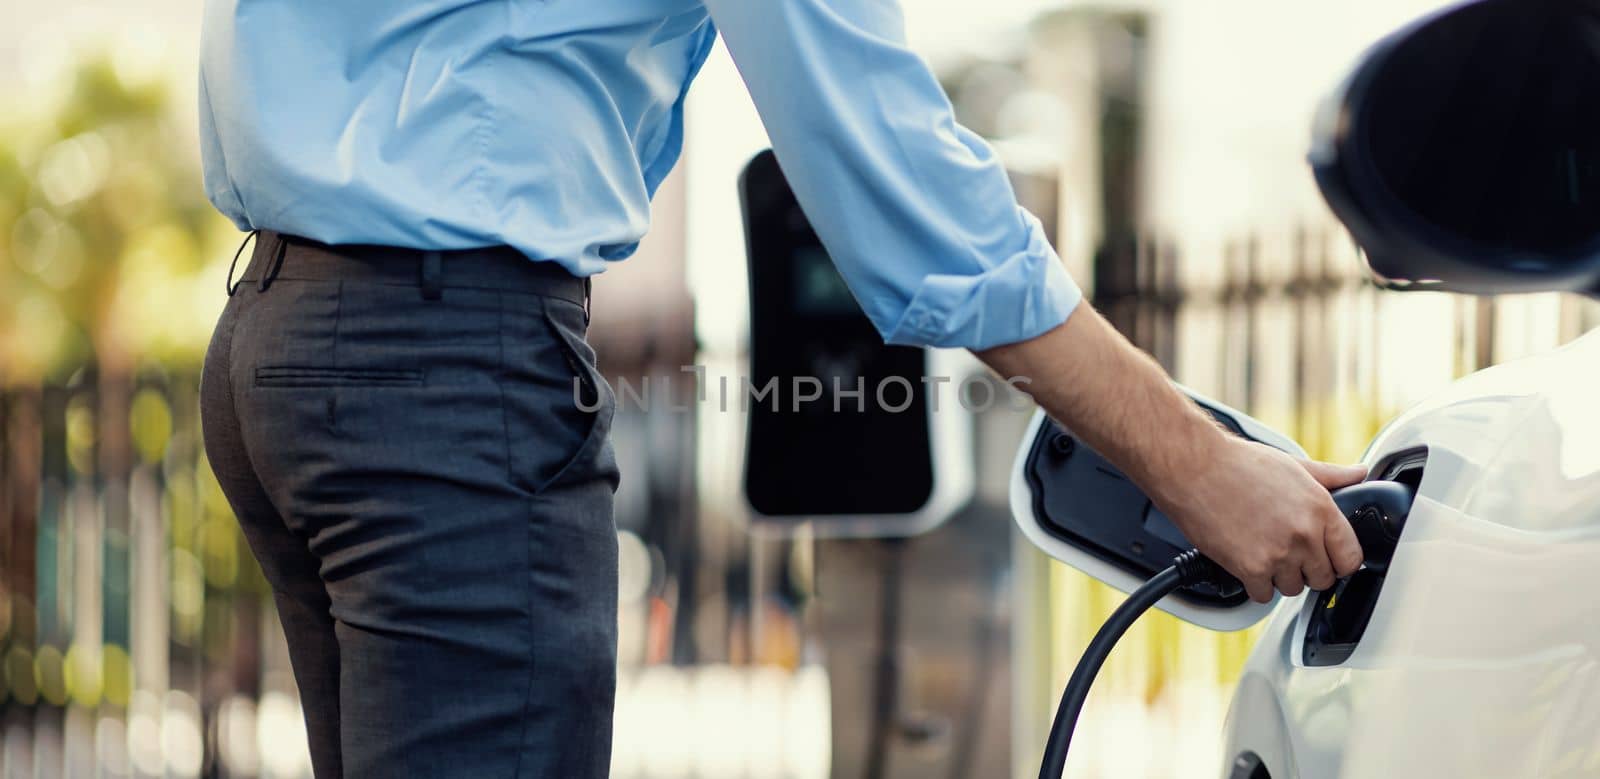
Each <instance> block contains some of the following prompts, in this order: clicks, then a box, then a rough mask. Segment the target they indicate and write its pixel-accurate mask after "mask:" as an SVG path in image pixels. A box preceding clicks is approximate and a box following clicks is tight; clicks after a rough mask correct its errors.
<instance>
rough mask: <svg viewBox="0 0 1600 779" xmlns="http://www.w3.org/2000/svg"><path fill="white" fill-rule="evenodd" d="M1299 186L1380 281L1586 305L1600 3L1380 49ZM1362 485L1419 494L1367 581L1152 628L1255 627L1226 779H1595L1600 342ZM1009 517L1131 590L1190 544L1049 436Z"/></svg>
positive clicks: (1237, 420)
mask: <svg viewBox="0 0 1600 779" xmlns="http://www.w3.org/2000/svg"><path fill="white" fill-rule="evenodd" d="M1311 163H1312V166H1313V169H1314V172H1315V174H1316V176H1317V179H1318V182H1319V184H1320V185H1321V186H1322V189H1323V191H1324V193H1325V195H1326V196H1327V198H1328V201H1329V203H1330V205H1331V206H1332V207H1333V210H1334V211H1335V213H1336V214H1337V215H1338V216H1339V217H1340V218H1341V219H1342V220H1343V221H1344V222H1345V223H1346V225H1347V226H1348V227H1349V228H1350V230H1351V233H1352V234H1353V235H1354V237H1355V238H1356V240H1357V242H1358V243H1360V244H1361V246H1362V247H1363V249H1364V250H1365V252H1366V255H1367V261H1368V263H1369V264H1370V266H1371V268H1372V270H1373V272H1374V275H1375V276H1376V277H1377V278H1378V280H1379V283H1380V284H1383V285H1385V286H1388V287H1392V288H1395V289H1408V288H1423V289H1436V290H1450V291H1461V292H1471V293H1495V292H1521V291H1535V290H1562V291H1574V292H1582V293H1587V294H1591V295H1592V294H1597V293H1600V0H1477V1H1476V2H1467V3H1461V4H1458V5H1454V6H1451V7H1450V8H1447V9H1445V10H1443V11H1440V12H1438V13H1436V14H1434V15H1431V16H1429V17H1427V18H1425V19H1422V20H1419V21H1418V22H1417V23H1415V24H1413V25H1412V26H1410V27H1408V28H1406V29H1404V30H1401V31H1400V32H1398V33H1396V34H1394V35H1393V36H1391V37H1389V38H1387V39H1385V40H1384V41H1382V42H1380V43H1379V44H1378V45H1377V46H1375V47H1374V48H1373V49H1372V50H1371V51H1370V52H1369V53H1368V54H1367V55H1366V57H1365V58H1364V59H1363V61H1362V62H1361V63H1360V64H1359V66H1358V67H1357V68H1356V70H1355V72H1354V73H1353V75H1352V76H1351V77H1350V79H1349V80H1347V81H1346V83H1345V84H1344V85H1343V86H1342V87H1341V88H1340V90H1339V92H1338V93H1337V94H1336V95H1335V96H1334V97H1333V98H1332V99H1331V100H1330V101H1329V103H1328V105H1327V106H1326V107H1325V109H1324V110H1323V111H1322V112H1321V114H1320V116H1319V119H1318V127H1317V130H1316V141H1315V143H1314V145H1313V149H1312V153H1311ZM1196 400H1197V401H1198V402H1200V403H1201V405H1202V406H1204V407H1206V408H1207V409H1208V410H1209V411H1211V412H1212V413H1213V414H1214V415H1215V416H1217V417H1218V419H1219V420H1221V421H1222V422H1223V423H1224V424H1226V425H1228V426H1230V427H1232V428H1233V429H1234V430H1235V432H1238V433H1239V434H1241V435H1245V436H1248V437H1251V438H1255V439H1257V440H1260V441H1263V442H1264V443H1269V444H1272V445H1276V446H1279V447H1280V448H1283V449H1285V450H1287V451H1290V452H1294V453H1299V447H1298V446H1296V445H1295V444H1294V443H1293V442H1292V441H1289V440H1287V439H1286V438H1284V437H1283V436H1281V435H1278V434H1276V433H1274V432H1273V431H1271V430H1268V429H1266V428H1264V427H1263V426H1262V425H1260V423H1258V422H1255V421H1254V420H1251V419H1249V418H1248V417H1246V416H1244V415H1243V414H1240V413H1238V412H1236V411H1233V410H1231V409H1228V408H1226V407H1223V406H1221V405H1220V404H1216V403H1213V402H1211V401H1208V400H1206V399H1204V398H1199V397H1196ZM1365 462H1366V464H1367V465H1368V466H1369V467H1370V468H1371V478H1372V479H1374V480H1380V481H1391V482H1398V483H1399V484H1402V485H1404V486H1405V487H1406V491H1407V492H1408V493H1409V494H1411V495H1412V496H1413V497H1412V500H1411V503H1410V506H1409V512H1408V513H1406V514H1405V515H1404V516H1395V517H1393V518H1392V519H1393V520H1394V521H1393V523H1392V524H1390V525H1387V527H1388V528H1389V529H1390V532H1391V533H1392V535H1394V536H1397V542H1396V543H1395V546H1394V551H1393V556H1392V558H1391V559H1390V560H1389V561H1388V563H1387V565H1386V566H1383V565H1370V564H1369V566H1368V567H1367V568H1365V569H1363V570H1362V571H1361V572H1359V573H1357V574H1356V575H1354V576H1352V577H1350V578H1349V579H1346V580H1343V581H1342V582H1340V584H1339V585H1338V586H1337V587H1336V588H1335V589H1333V590H1330V591H1328V592H1322V593H1316V592H1308V593H1306V594H1304V595H1302V596H1300V597H1297V598H1288V599H1284V598H1280V599H1279V601H1278V602H1276V603H1275V604H1272V605H1270V606H1259V605H1256V604H1252V603H1250V602H1248V601H1247V600H1245V599H1244V598H1243V596H1242V595H1237V594H1234V595H1232V596H1231V597H1229V596H1228V594H1227V593H1223V592H1218V591H1217V590H1216V589H1214V588H1206V587H1191V588H1188V589H1187V590H1184V591H1180V592H1179V593H1177V594H1174V595H1171V596H1168V597H1167V598H1165V599H1164V600H1162V601H1161V602H1160V603H1158V604H1157V606H1158V607H1160V608H1163V609H1165V610H1167V611H1169V612H1171V613H1173V614H1176V615H1178V616H1179V617H1181V618H1184V619H1186V620H1189V621H1191V622H1193V623H1195V624H1199V625H1203V626H1206V627H1210V628H1213V629H1217V630H1235V629H1239V628H1241V627H1246V626H1249V625H1252V624H1256V623H1257V622H1258V621H1260V620H1261V619H1266V620H1268V622H1267V627H1266V630H1265V633H1264V634H1263V636H1262V638H1261V640H1260V642H1259V643H1258V644H1257V646H1256V648H1255V651H1254V653H1253V654H1252V656H1251V657H1250V659H1249V661H1248V663H1247V666H1246V668H1245V671H1244V675H1243V678H1242V679H1241V681H1240V683H1239V687H1238V689H1237V691H1236V692H1235V694H1234V698H1233V704H1232V707H1231V709H1230V712H1229V715H1228V719H1227V725H1226V728H1225V733H1224V734H1223V738H1224V739H1225V744H1226V752H1225V755H1226V757H1227V762H1226V764H1225V765H1224V766H1222V767H1221V771H1220V773H1221V775H1222V776H1223V777H1225V779H1265V778H1266V777H1272V778H1273V779H1284V778H1286V777H1302V778H1303V779H1322V778H1325V777H1328V778H1331V777H1345V778H1361V779H1366V778H1367V777H1380V778H1381V777H1452V778H1455V777H1492V778H1494V779H1502V778H1504V777H1576V776H1600V594H1597V593H1600V585H1597V583H1596V581H1595V580H1594V579H1591V578H1590V576H1589V574H1590V573H1593V572H1596V571H1600V332H1594V333H1590V334H1589V335H1587V336H1585V337H1583V338H1581V339H1579V340H1578V341H1576V342H1574V343H1572V344H1570V345H1568V346H1566V347H1564V348H1562V349H1559V350H1557V351H1555V352H1553V353H1550V354H1546V355H1543V356H1539V357H1535V358H1531V359H1526V360H1522V361H1519V362H1515V363H1510V364H1506V365H1502V366H1498V367H1495V368H1491V369H1489V370H1485V371H1482V372H1480V373H1477V374H1475V375H1472V376H1468V377H1466V378H1464V379H1462V380H1460V381H1458V382H1456V383H1455V384H1453V385H1452V386H1450V387H1449V388H1448V389H1447V390H1445V391H1444V392H1442V393H1440V394H1439V395H1437V396H1436V397H1433V398H1431V399H1429V400H1427V401H1426V402H1424V403H1422V404H1421V405H1419V406H1417V407H1415V408H1413V409H1411V410H1410V411H1408V412H1406V413H1405V414H1403V415H1401V416H1400V417H1399V418H1398V419H1396V420H1394V421H1393V422H1391V423H1390V424H1389V425H1388V427H1387V428H1385V429H1384V430H1383V431H1382V432H1381V433H1380V434H1379V435H1378V436H1377V437H1376V438H1375V439H1374V440H1373V441H1372V443H1371V445H1370V447H1369V448H1368V450H1367V453H1366V456H1365ZM1012 507H1013V511H1014V513H1015V515H1016V518H1017V521H1018V523H1019V525H1020V526H1021V527H1022V529H1023V531H1024V533H1026V534H1027V535H1028V537H1029V538H1030V539H1032V540H1033V541H1034V542H1035V543H1037V544H1038V545H1039V546H1040V547H1042V548H1043V549H1045V550H1046V551H1047V552H1049V553H1050V554H1052V555H1053V556H1055V557H1057V558H1059V559H1062V560H1064V561H1066V562H1068V563H1069V564H1072V565H1074V566H1075V567H1078V568H1080V569H1081V570H1083V571H1085V572H1086V573H1089V574H1091V575H1093V576H1095V577H1097V578H1099V579H1101V580H1103V581H1105V582H1107V583H1109V584H1112V585H1113V586H1116V587H1119V588H1121V589H1123V590H1124V591H1129V592H1131V591H1133V590H1134V589H1135V588H1137V587H1138V586H1139V585H1140V584H1142V583H1143V582H1144V581H1145V580H1146V579H1148V578H1150V577H1151V576H1152V575H1154V574H1155V573H1156V572H1157V571H1159V570H1161V569H1162V568H1164V567H1166V565H1167V564H1168V561H1170V560H1171V559H1172V556H1173V555H1174V554H1176V553H1177V552H1180V551H1182V550H1184V549H1186V548H1187V547H1188V543H1187V541H1185V540H1184V539H1183V537H1182V534H1181V533H1179V532H1178V531H1177V530H1176V528H1175V527H1173V526H1172V524H1171V523H1170V522H1167V521H1166V519H1165V517H1163V516H1162V515H1161V514H1160V512H1159V511H1157V510H1156V509H1155V508H1154V507H1153V506H1152V505H1151V504H1150V502H1149V501H1148V500H1147V499H1145V498H1144V496H1143V495H1142V494H1140V493H1139V491H1138V489H1137V488H1136V487H1134V486H1133V485H1132V484H1131V482H1128V481H1127V480H1126V479H1124V478H1121V477H1120V475H1119V474H1117V473H1116V472H1115V469H1114V468H1112V467H1111V466H1110V465H1109V464H1108V463H1106V462H1105V461H1103V460H1101V459H1100V458H1099V457H1098V455H1096V454H1095V453H1094V452H1092V451H1087V450H1085V449H1084V448H1083V447H1082V446H1081V445H1079V444H1077V443H1076V441H1075V439H1073V437H1072V436H1071V434H1070V432H1068V431H1065V430H1062V429H1060V428H1059V427H1057V426H1056V425H1055V424H1054V423H1053V422H1051V421H1050V420H1048V419H1045V418H1043V417H1040V418H1038V419H1036V420H1035V423H1034V426H1033V427H1032V429H1031V430H1030V433H1029V435H1028V438H1027V440H1026V441H1025V443H1024V446H1023V449H1022V452H1021V454H1020V455H1019V457H1018V460H1017V467H1016V470H1015V474H1014V477H1013V484H1012ZM1387 521H1388V518H1386V522H1387ZM1369 551H1370V550H1369Z"/></svg>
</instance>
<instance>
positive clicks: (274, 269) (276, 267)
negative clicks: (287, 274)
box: [256, 233, 289, 292]
mask: <svg viewBox="0 0 1600 779" xmlns="http://www.w3.org/2000/svg"><path fill="white" fill-rule="evenodd" d="M272 237H273V238H274V239H276V240H277V242H278V246H277V249H276V250H275V251H274V252H273V254H272V263H271V264H270V265H268V266H267V267H265V268H262V269H261V283H260V284H257V285H256V291H257V292H266V291H267V287H270V286H272V282H273V281H276V280H277V278H278V271H280V270H283V255H284V254H286V253H288V251H289V242H288V241H287V240H284V237H283V233H272Z"/></svg>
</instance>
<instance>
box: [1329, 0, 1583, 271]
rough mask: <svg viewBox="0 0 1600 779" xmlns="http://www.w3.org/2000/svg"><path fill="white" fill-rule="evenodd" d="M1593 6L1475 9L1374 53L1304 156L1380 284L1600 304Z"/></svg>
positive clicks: (1451, 13)
mask: <svg viewBox="0 0 1600 779" xmlns="http://www.w3.org/2000/svg"><path fill="white" fill-rule="evenodd" d="M1596 94H1600V0H1476V1H1475V2H1468V3H1462V4H1457V5H1453V6H1451V7H1449V8H1447V9H1445V10H1443V11H1439V12H1437V13H1435V14H1433V15H1431V16H1428V17H1426V18H1424V19H1421V20H1419V21H1417V22H1416V23H1414V24H1412V25H1410V26H1408V27H1406V28H1404V29H1402V30H1400V31H1399V32H1396V33H1395V34H1393V35H1391V36H1389V37H1388V38H1386V39H1384V40H1383V41H1381V42H1379V43H1378V44H1377V45H1376V46H1374V47H1373V48H1372V49H1371V50H1369V51H1368V52H1367V54H1366V55H1365V56H1364V57H1363V59H1362V60H1361V62H1360V63H1359V64H1358V65H1357V67H1356V68H1355V70H1354V72H1353V73H1352V74H1351V75H1350V77H1349V78H1348V79H1347V80H1346V81H1345V82H1344V84H1343V85H1342V86H1341V87H1340V88H1339V89H1338V91H1337V92H1336V93H1335V94H1334V95H1333V97H1332V98H1330V100H1329V101H1328V103H1327V104H1326V105H1324V107H1323V109H1322V111H1321V112H1320V114H1319V117H1318V120H1317V127H1316V132H1315V141H1314V144H1313V148H1312V152H1311V155H1310V161H1311V164H1312V167H1313V169H1314V172H1315V175H1316V178H1317V182H1318V184H1319V185H1320V187H1321V188H1322V192H1323V194H1324V196H1325V197H1326V198H1327V200H1328V203H1329V204H1330V205H1331V206H1332V208H1333V211H1334V212H1335V213H1336V214H1337V215H1338V217H1339V218H1340V219H1341V220H1343V221H1344V223H1345V225H1346V226H1347V227H1348V228H1349V229H1350V231H1351V233H1352V234H1353V236H1354V237H1355V239H1356V242H1357V243H1359V244H1360V245H1361V247H1362V249H1363V250H1365V253H1366V255H1367V261H1368V264H1369V265H1370V266H1371V269H1372V271H1373V273H1374V274H1375V275H1376V276H1378V277H1379V279H1380V282H1382V283H1385V284H1386V285H1387V286H1391V287H1396V288H1424V289H1439V290H1449V291H1455V292H1468V293H1480V294H1482V293H1500V292H1533V291H1556V290H1561V291H1568V290H1570V291H1581V292H1587V293H1590V294H1595V293H1600V101H1597V100H1595V99H1594V97H1595V95H1596Z"/></svg>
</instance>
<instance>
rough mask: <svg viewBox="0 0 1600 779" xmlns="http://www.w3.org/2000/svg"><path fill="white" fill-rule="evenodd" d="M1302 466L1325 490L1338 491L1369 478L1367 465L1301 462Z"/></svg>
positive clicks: (1313, 461)
mask: <svg viewBox="0 0 1600 779" xmlns="http://www.w3.org/2000/svg"><path fill="white" fill-rule="evenodd" d="M1300 465H1301V467H1303V468H1305V469H1306V473H1309V474H1311V478H1313V479H1316V480H1317V483H1318V484H1321V485H1322V487H1323V489H1329V490H1336V489H1339V488H1340V487H1348V486H1350V485H1352V484H1355V483H1356V482H1359V481H1361V480H1362V479H1365V478H1367V466H1365V465H1335V464H1333V463H1323V462H1317V461H1316V460H1301V461H1300Z"/></svg>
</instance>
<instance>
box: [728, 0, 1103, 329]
mask: <svg viewBox="0 0 1600 779" xmlns="http://www.w3.org/2000/svg"><path fill="white" fill-rule="evenodd" d="M705 5H706V7H707V8H708V10H709V11H710V13H711V18H712V21H713V22H714V23H715V24H716V26H717V27H718V29H719V30H720V31H721V33H722V36H723V40H724V41H725V42H726V44H727V47H728V50H729V52H730V53H731V54H732V55H733V59H734V62H735V64H736V65H737V66H738V68H739V72H740V74H741V75H742V76H743V78H744V81H745V84H746V86H747V88H748V89H749V91H750V95H751V97H752V98H753V99H754V100H755V104H756V109H757V111H758V112H759V113H760V114H761V119H762V123H763V124H764V125H765V126H766V128H767V134H768V136H769V137H770V138H771V139H772V146H773V151H774V152H775V153H776V154H777V157H778V164H779V166H780V167H782V168H783V173H784V177H785V178H786V179H788V181H789V184H790V186H791V187H792V188H793V189H794V192H795V196H796V198H797V199H798V200H799V202H800V206H801V209H802V210H804V211H805V213H806V216H807V218H808V219H809V220H810V221H811V223H812V226H813V227H814V228H815V229H816V232H817V235H818V237H819V238H821V240H822V244H823V246H824V247H825V248H826V249H827V250H828V254H829V255H830V256H831V257H832V258H833V260H834V263H835V264H836V265H837V266H838V268H839V271H840V273H841V274H842V275H843V276H844V279H845V282H846V283H847V284H848V285H849V286H850V289H851V291H852V292H853V293H854V294H855V296H856V299H857V300H858V301H859V302H860V303H861V306H862V308H863V309H864V310H865V311H866V314H867V316H868V318H870V319H871V320H872V322H873V324H874V325H875V326H876V327H877V329H878V330H879V332H881V333H882V334H883V336H884V338H885V340H887V341H888V342H890V343H899V344H912V345H923V346H938V347H966V348H970V349H984V348H988V347H992V346H999V345H1002V344H1007V343H1014V342H1017V341H1024V340H1027V339H1029V338H1032V337H1034V336H1037V335H1040V334H1042V333H1044V332H1046V331H1048V330H1050V329H1052V328H1054V327H1056V326H1057V325H1060V324H1061V323H1062V322H1064V321H1066V318H1067V316H1068V315H1069V314H1071V313H1072V311H1073V309H1074V308H1076V307H1077V305H1078V303H1079V302H1080V301H1081V300H1082V298H1083V295H1082V293H1081V292H1080V290H1079V288H1078V286H1077V285H1076V284H1074V283H1073V281H1072V278H1071V277H1070V276H1069V275H1068V274H1067V272H1066V269H1065V268H1064V267H1063V266H1062V264H1061V260H1060V258H1059V257H1057V256H1056V253H1055V251H1054V250H1053V249H1052V248H1051V247H1050V243H1049V241H1048V240H1047V239H1046V236H1045V233H1044V229H1043V227H1042V226H1041V225H1040V224H1039V220H1037V219H1035V218H1034V217H1033V215H1032V214H1029V213H1028V212H1027V211H1026V210H1024V209H1023V208H1021V207H1020V206H1018V205H1017V200H1016V195H1015V193H1014V192H1013V191H1012V189H1011V183H1010V181H1009V180H1008V179H1007V177H1006V173H1005V170H1004V168H1003V167H1002V166H1001V165H1000V162H999V160H998V159H996V157H995V154H994V150H993V149H991V148H990V147H989V145H988V144H986V143H985V142H984V141H983V140H982V139H981V138H979V137H978V136H977V135H976V134H974V133H973V132H971V131H970V130H967V129H966V128H965V127H962V126H961V125H959V124H958V123H956V121H955V116H954V113H953V111H952V109H951V106H950V102H949V99H948V98H946V96H945V94H944V90H943V89H941V88H940V86H939V82H938V80H937V79H936V78H935V77H934V75H933V73H932V71H931V70H930V69H929V68H928V65H927V64H926V63H925V62H923V60H922V59H921V58H919V57H918V56H917V55H916V54H914V53H912V52H911V50H910V49H909V48H908V47H907V45H906V39H905V24H904V19H903V16H902V14H901V9H900V5H899V2H898V0H705Z"/></svg>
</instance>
